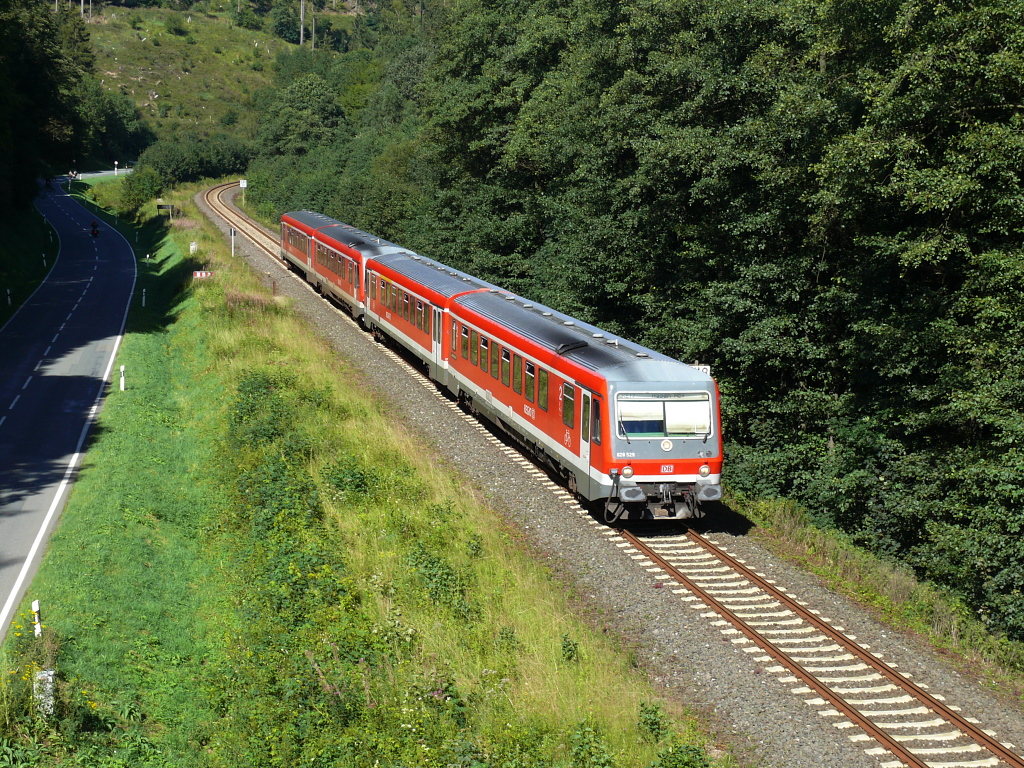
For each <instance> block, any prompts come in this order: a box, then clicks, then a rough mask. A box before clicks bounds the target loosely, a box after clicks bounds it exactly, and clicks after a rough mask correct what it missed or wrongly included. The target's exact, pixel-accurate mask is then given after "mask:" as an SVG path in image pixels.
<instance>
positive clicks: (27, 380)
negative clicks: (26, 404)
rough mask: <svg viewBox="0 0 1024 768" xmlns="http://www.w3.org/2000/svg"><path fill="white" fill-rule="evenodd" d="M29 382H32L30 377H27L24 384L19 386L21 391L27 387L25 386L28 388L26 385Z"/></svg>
mask: <svg viewBox="0 0 1024 768" xmlns="http://www.w3.org/2000/svg"><path fill="white" fill-rule="evenodd" d="M30 381H32V377H31V376H29V377H28V378H27V379H25V383H24V384H22V385H21V388H22V389H25V387H27V386H28V383H29V382H30Z"/></svg>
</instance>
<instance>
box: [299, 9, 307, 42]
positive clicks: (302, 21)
mask: <svg viewBox="0 0 1024 768" xmlns="http://www.w3.org/2000/svg"><path fill="white" fill-rule="evenodd" d="M305 40H306V0H299V45H302V44H303V42H305Z"/></svg>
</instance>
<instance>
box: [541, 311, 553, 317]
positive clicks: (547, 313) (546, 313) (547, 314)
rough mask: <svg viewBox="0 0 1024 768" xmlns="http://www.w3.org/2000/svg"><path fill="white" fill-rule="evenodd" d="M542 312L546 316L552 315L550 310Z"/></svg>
mask: <svg viewBox="0 0 1024 768" xmlns="http://www.w3.org/2000/svg"><path fill="white" fill-rule="evenodd" d="M541 314H542V315H544V317H551V313H550V312H541Z"/></svg>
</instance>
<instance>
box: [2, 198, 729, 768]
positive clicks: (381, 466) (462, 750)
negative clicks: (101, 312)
mask: <svg viewBox="0 0 1024 768" xmlns="http://www.w3.org/2000/svg"><path fill="white" fill-rule="evenodd" d="M98 194H99V195H100V196H101V198H102V196H103V194H104V193H103V192H102V191H100V192H99V193H98ZM168 202H174V203H175V204H176V205H178V206H179V207H182V208H184V209H185V210H186V211H187V212H188V214H189V215H188V218H186V219H183V220H180V221H178V222H176V223H175V225H174V226H172V227H171V228H170V231H169V232H164V231H162V230H160V229H159V221H158V220H156V219H154V220H151V222H150V224H149V227H148V228H147V229H146V230H145V231H144V233H143V236H142V238H141V239H140V243H139V246H138V250H139V252H140V253H142V252H150V253H152V254H153V259H152V260H151V261H150V262H148V263H146V262H140V280H139V295H141V289H142V288H146V290H147V307H146V308H145V309H142V308H141V307H140V306H139V301H138V299H137V300H136V303H135V306H134V308H133V312H132V314H131V317H130V322H129V328H128V333H127V335H126V337H125V340H124V343H123V346H122V348H121V352H120V354H119V359H118V361H117V362H118V364H121V365H125V366H126V369H127V385H128V387H127V391H126V392H124V393H121V392H118V391H114V392H112V393H111V395H110V397H109V398H108V400H107V405H106V407H105V409H104V412H103V414H102V416H101V418H100V424H99V428H98V430H97V434H96V438H95V441H94V444H93V446H92V448H91V450H90V452H89V454H88V455H87V457H86V461H85V462H84V465H83V468H82V472H81V476H80V478H79V480H78V482H77V484H76V486H75V488H74V491H73V493H72V496H71V499H70V501H69V504H68V507H67V510H66V511H65V513H64V518H63V520H62V522H61V525H60V527H59V529H58V531H57V532H56V533H55V535H54V538H53V540H52V543H51V547H50V550H49V552H48V553H47V555H46V558H45V560H44V562H43V565H42V567H41V569H40V572H39V575H38V576H37V578H36V580H35V582H34V583H33V585H32V589H31V591H30V595H29V597H28V599H33V598H38V599H40V600H41V601H42V604H43V608H44V611H45V617H44V618H45V620H46V625H47V629H46V631H45V633H44V637H43V639H42V640H41V641H39V640H34V639H32V638H31V633H30V631H29V629H28V626H27V624H26V621H25V612H24V610H23V611H22V613H21V615H20V619H19V624H18V626H17V627H15V630H16V631H15V632H14V633H12V635H11V637H10V638H9V641H8V642H7V644H6V645H5V647H4V649H3V658H2V662H3V670H4V674H3V675H2V678H3V681H2V683H0V758H2V757H4V756H6V757H8V758H9V762H12V763H14V764H19V763H21V764H26V765H28V764H32V765H36V764H44V765H56V764H67V763H68V762H69V761H70V760H71V759H72V758H73V759H74V760H77V761H80V762H84V763H86V764H90V765H110V766H115V765H116V766H120V765H125V766H127V765H168V766H170V765H175V766H177V765H180V766H190V767H191V766H201V765H209V766H254V765H260V766H273V765H289V766H290V765H300V764H301V765H313V766H334V765H339V766H340V765H345V766H367V768H369V766H375V765H381V766H386V765H406V766H412V765H464V766H473V765H495V766H498V765H507V766H513V765H515V766H532V765H536V766H542V765H544V766H549V765H550V766H555V765H566V766H568V765H572V766H579V767H580V768H582V767H583V766H595V767H596V766H609V765H618V766H646V765H651V764H652V763H654V762H656V761H657V763H658V765H660V766H663V767H664V768H668V767H669V766H676V767H677V768H683V767H684V766H700V765H707V764H708V762H707V759H706V756H705V752H704V749H703V748H702V747H701V746H699V745H700V744H701V743H702V742H703V740H704V739H703V737H702V736H701V734H700V732H699V731H698V729H697V724H696V722H695V721H694V720H693V719H692V718H691V717H690V716H689V715H687V714H686V713H685V712H678V711H670V710H671V709H672V708H671V706H670V705H668V704H657V703H654V702H655V694H654V693H653V692H652V691H651V690H650V689H649V687H648V686H647V684H646V682H645V680H644V677H643V675H642V673H641V672H639V671H638V670H637V669H635V668H634V667H633V665H632V664H631V663H630V661H629V658H628V655H627V654H626V653H624V652H623V649H621V648H619V647H616V644H615V642H613V641H612V640H611V639H610V638H609V637H608V636H606V635H602V634H600V633H595V632H593V631H591V630H590V629H589V628H588V627H587V626H586V624H585V623H584V622H582V621H581V620H580V619H579V618H578V617H576V616H575V615H574V613H573V611H572V610H571V607H570V605H569V597H568V596H567V595H566V594H565V593H564V591H563V590H562V589H561V588H559V586H558V585H557V584H556V583H554V581H553V579H552V578H551V576H550V574H548V573H547V572H546V571H545V570H544V568H543V567H539V566H538V565H537V564H536V563H535V562H534V561H533V560H532V559H531V557H530V556H529V555H528V553H527V552H525V551H524V549H523V547H522V546H520V545H519V544H518V543H517V541H516V538H515V536H514V535H513V534H512V532H510V531H508V530H506V529H505V528H504V527H503V526H502V525H501V524H500V521H498V520H497V519H496V517H495V516H494V515H493V514H492V513H491V512H489V511H488V510H487V509H486V508H484V507H483V506H481V505H480V504H479V503H478V502H477V501H476V498H475V496H474V495H473V494H472V493H471V492H470V491H469V489H467V488H465V487H462V486H461V485H460V482H459V480H458V478H455V477H453V476H452V474H451V473H450V472H449V471H445V470H444V469H443V468H440V467H438V466H436V465H435V464H434V462H433V461H432V460H431V458H430V456H429V455H428V452H427V451H425V450H424V448H423V447H422V446H421V445H418V444H417V443H416V441H415V440H414V439H413V438H412V437H411V436H410V435H409V434H407V433H406V432H405V431H404V430H403V428H402V426H401V424H400V423H399V422H398V420H396V419H395V418H394V416H393V414H389V413H386V412H384V409H383V408H382V407H381V406H380V404H379V403H377V402H375V401H374V400H373V399H372V398H370V397H368V396H367V394H366V393H365V392H363V391H361V390H360V389H359V387H358V386H357V385H356V384H354V381H355V380H356V379H357V376H356V375H355V374H354V372H353V371H351V370H349V369H348V368H347V367H346V365H345V363H344V362H343V361H341V360H339V359H338V358H337V357H336V356H335V355H334V354H333V353H332V352H331V351H330V350H328V349H326V348H325V346H324V345H323V344H322V343H321V342H319V341H317V340H316V339H315V338H312V337H311V334H310V332H309V330H308V329H307V328H305V327H304V326H303V325H302V324H301V322H300V321H298V320H297V319H296V317H295V316H294V315H293V314H292V313H291V312H290V311H289V310H288V308H287V306H286V305H285V304H284V303H282V302H281V301H280V300H277V299H274V298H272V297H270V296H268V294H267V292H266V291H264V290H263V289H262V288H260V287H259V286H258V285H257V283H256V281H255V278H254V277H253V275H252V274H251V273H250V272H249V270H248V269H246V268H245V267H244V266H243V265H242V264H241V263H239V261H237V260H235V261H233V260H231V259H230V258H229V257H227V256H226V250H227V249H226V247H225V244H224V242H223V238H222V236H220V234H219V233H217V232H215V231H214V230H213V229H212V228H211V227H209V226H208V225H206V224H205V223H201V222H200V221H199V220H198V216H197V214H196V212H195V209H194V208H193V206H192V205H191V202H190V201H189V200H188V198H187V197H186V196H185V195H184V194H177V195H175V196H174V198H173V199H168ZM190 241H195V242H197V243H198V244H199V254H200V256H201V258H202V264H201V265H199V264H192V263H189V262H188V261H187V260H186V258H184V257H183V256H182V254H184V253H187V252H188V243H189V242H190ZM198 266H204V267H209V268H211V269H213V270H214V271H215V272H216V277H215V278H214V279H213V280H209V281H201V282H200V281H197V282H195V283H192V282H191V280H190V279H189V275H190V272H191V270H192V269H193V268H196V267H198ZM26 605H27V602H26ZM51 665H52V666H55V668H56V669H57V672H58V675H59V681H58V686H57V714H56V715H55V716H54V717H52V718H42V717H39V716H38V714H39V713H38V712H37V711H36V710H35V708H34V706H33V703H32V699H31V696H30V681H31V677H32V673H33V671H34V670H35V669H38V668H40V667H49V666H51ZM694 745H697V746H694ZM719 762H721V763H723V764H726V763H729V762H730V760H729V758H721V759H720V760H719Z"/></svg>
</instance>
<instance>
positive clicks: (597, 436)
mask: <svg viewBox="0 0 1024 768" xmlns="http://www.w3.org/2000/svg"><path fill="white" fill-rule="evenodd" d="M600 444H601V401H600V400H598V399H597V398H594V445H600Z"/></svg>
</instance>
